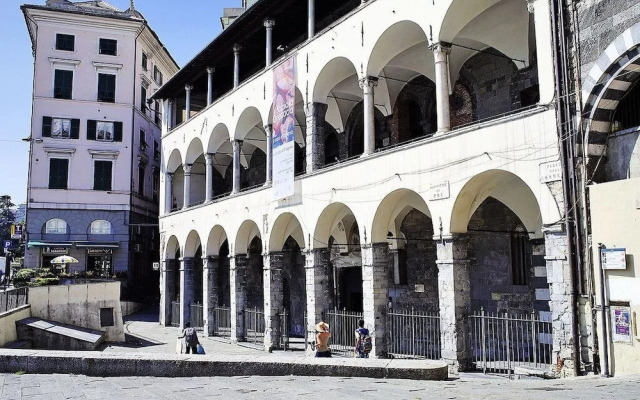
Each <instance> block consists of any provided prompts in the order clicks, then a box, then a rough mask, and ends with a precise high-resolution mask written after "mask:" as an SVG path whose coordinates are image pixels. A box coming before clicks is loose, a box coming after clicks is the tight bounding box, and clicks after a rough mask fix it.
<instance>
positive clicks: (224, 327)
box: [213, 306, 231, 338]
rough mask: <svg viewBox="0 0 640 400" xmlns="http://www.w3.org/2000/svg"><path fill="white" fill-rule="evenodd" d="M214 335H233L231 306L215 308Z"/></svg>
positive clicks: (227, 336)
mask: <svg viewBox="0 0 640 400" xmlns="http://www.w3.org/2000/svg"><path fill="white" fill-rule="evenodd" d="M213 336H219V337H224V338H230V337H231V308H230V307H224V306H222V307H214V308H213Z"/></svg>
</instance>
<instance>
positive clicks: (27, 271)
mask: <svg viewBox="0 0 640 400" xmlns="http://www.w3.org/2000/svg"><path fill="white" fill-rule="evenodd" d="M35 274H36V271H34V270H32V269H31V268H23V269H21V270H19V271H18V272H16V273H15V274H14V275H13V286H15V287H23V286H27V284H28V283H29V282H30V281H31V278H33V277H34V276H35Z"/></svg>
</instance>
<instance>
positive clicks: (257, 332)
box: [243, 308, 265, 345]
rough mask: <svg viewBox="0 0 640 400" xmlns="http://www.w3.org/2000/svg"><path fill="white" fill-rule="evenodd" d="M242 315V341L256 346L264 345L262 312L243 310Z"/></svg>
mask: <svg viewBox="0 0 640 400" xmlns="http://www.w3.org/2000/svg"><path fill="white" fill-rule="evenodd" d="M243 315H244V340H245V341H247V342H249V343H253V344H257V345H264V330H265V323H264V311H263V310H259V309H257V308H253V309H245V310H244V311H243Z"/></svg>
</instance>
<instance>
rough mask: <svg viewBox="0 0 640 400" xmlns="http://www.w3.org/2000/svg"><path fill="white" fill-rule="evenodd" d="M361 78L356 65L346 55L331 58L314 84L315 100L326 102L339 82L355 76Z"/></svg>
mask: <svg viewBox="0 0 640 400" xmlns="http://www.w3.org/2000/svg"><path fill="white" fill-rule="evenodd" d="M354 75H355V77H356V81H357V80H358V79H359V75H358V70H357V68H356V66H355V65H354V64H353V63H352V62H351V60H349V59H348V58H345V57H337V58H333V59H331V60H329V61H328V62H327V63H326V64H325V65H324V67H322V70H321V71H320V73H319V74H318V77H317V78H316V81H315V82H314V86H313V91H312V93H313V101H314V102H318V103H326V102H327V97H328V96H329V93H330V92H331V90H332V89H333V88H334V87H335V86H336V85H338V84H339V83H341V82H343V81H345V80H346V79H348V78H350V77H352V76H354Z"/></svg>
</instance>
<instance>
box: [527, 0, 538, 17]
mask: <svg viewBox="0 0 640 400" xmlns="http://www.w3.org/2000/svg"><path fill="white" fill-rule="evenodd" d="M526 1H527V10H528V11H529V14H533V12H534V11H535V3H536V0H526Z"/></svg>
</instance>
